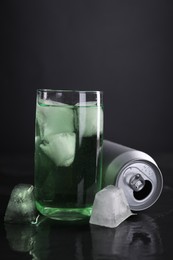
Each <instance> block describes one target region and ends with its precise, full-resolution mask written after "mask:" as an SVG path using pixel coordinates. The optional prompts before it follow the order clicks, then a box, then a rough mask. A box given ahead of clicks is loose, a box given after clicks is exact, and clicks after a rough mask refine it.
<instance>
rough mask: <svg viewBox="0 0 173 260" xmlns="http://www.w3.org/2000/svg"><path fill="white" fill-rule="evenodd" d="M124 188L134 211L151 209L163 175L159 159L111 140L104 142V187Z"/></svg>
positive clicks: (160, 187) (160, 188)
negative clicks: (157, 161)
mask: <svg viewBox="0 0 173 260" xmlns="http://www.w3.org/2000/svg"><path fill="white" fill-rule="evenodd" d="M110 184H114V185H116V186H118V187H120V188H122V189H123V190H124V193H125V195H126V198H127V200H128V203H129V206H130V208H131V210H134V211H140V210H144V209H146V208H149V207H150V206H151V205H153V204H154V203H155V202H156V200H157V199H158V198H159V196H160V194H161V191H162V187H163V178H162V174H161V172H160V170H159V168H158V166H157V164H156V162H155V161H154V160H153V159H152V158H151V157H150V156H149V155H148V154H146V153H144V152H141V151H137V150H134V149H131V148H129V147H126V146H122V145H119V144H116V143H113V142H110V141H104V145H103V186H104V187H105V186H107V185H110Z"/></svg>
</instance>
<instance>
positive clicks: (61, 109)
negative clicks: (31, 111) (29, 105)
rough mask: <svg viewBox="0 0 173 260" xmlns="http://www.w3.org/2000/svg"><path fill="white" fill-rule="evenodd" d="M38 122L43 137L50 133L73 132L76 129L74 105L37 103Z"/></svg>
mask: <svg viewBox="0 0 173 260" xmlns="http://www.w3.org/2000/svg"><path fill="white" fill-rule="evenodd" d="M36 123H37V124H38V127H39V132H40V136H41V138H44V137H45V136H47V135H50V134H58V133H66V132H68V133H71V132H73V131H74V113H73V107H72V106H69V105H66V104H61V103H58V105H50V104H49V105H42V106H40V105H37V108H36Z"/></svg>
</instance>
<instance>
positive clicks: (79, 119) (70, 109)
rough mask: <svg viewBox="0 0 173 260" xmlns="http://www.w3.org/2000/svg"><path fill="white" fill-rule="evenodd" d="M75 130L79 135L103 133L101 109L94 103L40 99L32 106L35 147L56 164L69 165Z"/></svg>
mask: <svg viewBox="0 0 173 260" xmlns="http://www.w3.org/2000/svg"><path fill="white" fill-rule="evenodd" d="M76 132H79V136H80V137H89V136H93V135H100V133H101V134H102V132H103V110H102V108H101V107H99V106H96V102H84V103H80V104H76V105H75V106H70V105H67V104H63V103H59V102H55V101H50V100H41V103H40V104H38V105H37V109H36V146H37V147H40V148H41V151H42V152H44V153H45V154H46V155H47V156H48V157H49V158H50V159H51V160H52V161H53V162H54V163H55V165H56V166H64V167H68V166H70V165H71V164H72V163H73V161H74V157H75V144H76Z"/></svg>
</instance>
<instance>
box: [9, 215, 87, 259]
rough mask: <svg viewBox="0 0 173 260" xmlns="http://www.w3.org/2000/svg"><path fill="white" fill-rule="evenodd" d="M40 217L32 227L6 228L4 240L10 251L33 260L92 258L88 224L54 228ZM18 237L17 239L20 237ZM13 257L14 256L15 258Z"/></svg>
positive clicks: (12, 226)
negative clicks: (6, 240) (24, 254)
mask: <svg viewBox="0 0 173 260" xmlns="http://www.w3.org/2000/svg"><path fill="white" fill-rule="evenodd" d="M57 223H58V222H57V221H53V220H50V219H48V218H45V217H41V218H40V219H39V221H38V223H37V224H36V225H35V226H32V225H28V226H27V228H26V229H25V225H21V228H20V229H19V230H18V228H19V225H15V224H14V225H8V226H7V228H6V233H7V239H8V241H9V244H10V247H11V249H12V250H15V251H18V252H23V253H26V252H28V255H30V256H31V257H32V258H31V259H33V260H44V259H75V260H81V259H82V260H85V259H92V252H91V247H92V245H91V235H90V231H89V228H88V225H80V224H79V225H73V226H71V225H67V224H66V225H64V226H63V225H62V224H61V225H58V224H57ZM20 235H21V236H20ZM16 256H17V255H16Z"/></svg>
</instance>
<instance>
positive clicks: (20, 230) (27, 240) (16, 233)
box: [5, 224, 36, 252]
mask: <svg viewBox="0 0 173 260" xmlns="http://www.w3.org/2000/svg"><path fill="white" fill-rule="evenodd" d="M5 230H6V237H7V240H8V242H9V244H10V247H11V249H12V250H15V251H18V252H29V251H30V250H32V248H33V245H34V240H35V239H34V237H35V233H36V230H35V226H34V225H26V224H17V225H14V224H13V225H11V224H5Z"/></svg>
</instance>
